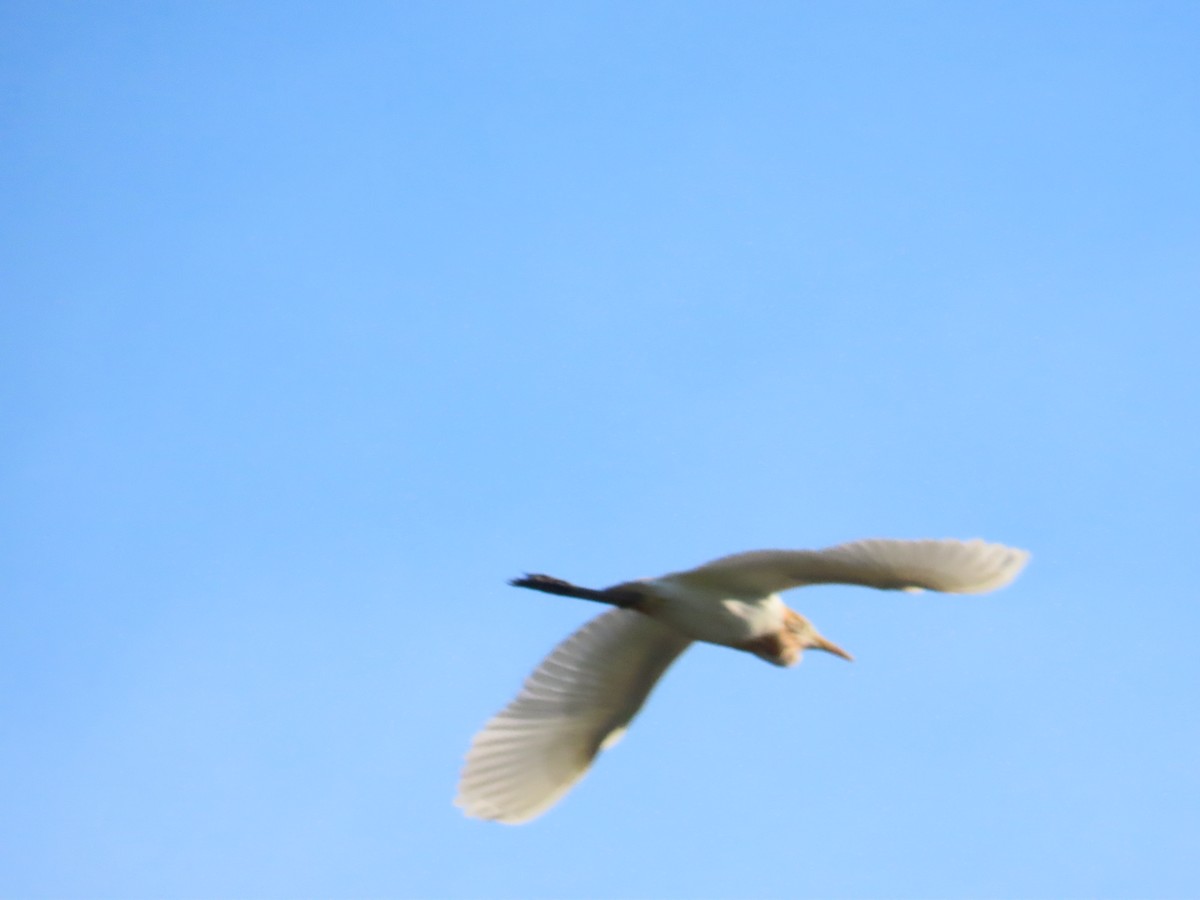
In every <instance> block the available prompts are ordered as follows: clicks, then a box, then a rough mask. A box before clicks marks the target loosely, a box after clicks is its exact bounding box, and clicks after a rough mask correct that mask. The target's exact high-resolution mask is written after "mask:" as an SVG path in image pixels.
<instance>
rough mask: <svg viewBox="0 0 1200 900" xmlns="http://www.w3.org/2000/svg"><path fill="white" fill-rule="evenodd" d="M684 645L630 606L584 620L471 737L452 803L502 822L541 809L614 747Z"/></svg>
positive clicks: (523, 818) (685, 642) (524, 817)
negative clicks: (510, 698)
mask: <svg viewBox="0 0 1200 900" xmlns="http://www.w3.org/2000/svg"><path fill="white" fill-rule="evenodd" d="M689 643H691V641H689V640H688V639H687V638H685V637H683V636H682V635H680V634H679V633H678V632H676V631H674V630H672V629H670V628H668V627H667V626H665V625H662V624H660V623H658V622H656V621H654V620H653V619H651V618H649V617H648V616H644V615H642V614H641V613H638V612H633V611H632V610H625V609H614V610H610V611H609V612H606V613H603V614H602V615H600V616H597V617H596V618H594V619H592V620H591V621H590V622H588V623H587V624H586V625H584V626H583V627H582V628H581V629H579V630H578V631H576V632H575V633H574V634H572V635H571V636H570V637H569V638H567V639H566V640H565V641H563V642H562V643H561V644H559V645H558V646H557V647H556V648H555V649H554V650H553V651H552V652H551V653H550V655H549V656H547V657H546V659H545V660H543V661H542V664H541V665H540V666H538V667H537V669H536V670H535V671H534V672H533V674H532V675H530V676H529V678H528V679H527V680H526V681H525V685H524V687H522V689H521V692H520V694H518V695H517V697H516V699H514V700H513V701H512V702H511V703H509V704H508V706H506V707H505V708H504V709H503V710H501V711H500V712H499V713H498V714H497V715H496V716H495V717H493V718H492V720H491V721H489V722H488V723H487V725H485V726H484V728H483V730H482V731H481V732H479V734H477V735H476V736H475V739H474V741H473V742H472V743H471V749H470V750H469V751H468V752H467V761H466V766H465V767H464V769H463V774H462V780H461V781H460V782H459V791H458V798H457V799H456V800H455V803H457V804H458V805H459V806H461V807H462V808H463V810H464V811H465V812H466V814H467V815H469V816H476V817H478V818H481V819H494V820H497V821H500V822H508V823H516V822H524V821H527V820H529V819H532V818H534V817H535V816H538V815H540V814H541V813H543V812H545V811H546V810H547V809H549V808H550V807H551V806H553V805H554V803H555V802H557V801H558V799H559V798H560V797H562V795H563V794H565V793H566V792H567V790H569V789H570V787H571V785H573V784H574V783H575V782H576V781H578V780H579V779H580V778H581V777H582V776H583V774H584V773H585V772H587V770H588V768H589V767H590V766H591V764H592V760H593V759H594V758H595V757H596V754H597V753H599V752H600V750H602V749H604V748H605V747H609V746H611V745H612V744H613V743H615V742H616V740H617V739H618V738H619V737H620V736H621V733H622V732H624V730H625V728H626V726H628V724H629V722H630V721H631V720H632V719H633V717H634V716H635V715H637V712H638V710H639V709H640V708H641V706H642V704H643V703H644V702H645V700H646V698H647V697H648V696H649V694H650V692H651V690H653V688H654V685H655V683H656V682H657V681H658V679H659V677H661V676H662V674H663V672H665V671H666V670H667V667H668V666H670V665H671V663H672V662H674V661H675V658H676V657H677V656H679V654H680V653H682V652H683V651H684V650H685V649H687V646H688V644H689Z"/></svg>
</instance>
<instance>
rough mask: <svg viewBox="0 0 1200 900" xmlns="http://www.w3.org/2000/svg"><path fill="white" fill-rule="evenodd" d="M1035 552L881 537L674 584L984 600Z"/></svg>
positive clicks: (740, 558) (728, 564)
mask: <svg viewBox="0 0 1200 900" xmlns="http://www.w3.org/2000/svg"><path fill="white" fill-rule="evenodd" d="M1028 560H1029V553H1028V552H1027V551H1025V550H1017V549H1016V548H1014V547H1006V546H1004V545H1003V544H989V543H987V542H986V541H981V540H979V539H975V540H971V541H956V540H940V541H939V540H924V541H898V540H889V539H885V538H873V539H870V540H865V541H854V542H853V543H850V544H838V545H837V546H836V547H827V548H825V549H824V550H755V551H751V552H750V553H738V554H736V555H735V556H725V557H722V558H721V559H715V560H713V561H712V562H710V563H705V564H704V565H702V566H699V567H697V568H695V569H691V570H689V571H686V572H677V573H675V574H673V575H668V576H667V578H670V579H673V580H675V581H677V582H678V583H679V584H681V585H689V584H695V585H698V586H699V585H706V586H722V587H727V588H730V589H733V590H737V591H750V592H755V591H760V592H762V593H764V594H773V593H775V592H777V591H783V590H787V589H788V588H794V587H800V586H802V585H806V584H829V583H840V584H860V585H863V586H865V587H873V588H881V589H883V590H903V591H919V590H922V589H929V590H931V591H944V592H947V593H951V594H981V593H983V592H985V591H991V590H995V589H996V588H999V587H1003V586H1004V585H1006V584H1008V583H1009V582H1010V581H1012V580H1013V579H1014V578H1016V577H1017V574H1018V573H1019V572H1020V571H1021V569H1022V568H1024V566H1025V563H1026V562H1027V561H1028Z"/></svg>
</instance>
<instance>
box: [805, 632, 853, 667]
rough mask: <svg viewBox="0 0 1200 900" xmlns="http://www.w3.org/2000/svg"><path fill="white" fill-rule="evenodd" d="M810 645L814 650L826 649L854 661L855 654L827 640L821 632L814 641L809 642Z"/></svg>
mask: <svg viewBox="0 0 1200 900" xmlns="http://www.w3.org/2000/svg"><path fill="white" fill-rule="evenodd" d="M809 647H811V648H812V649H813V650H824V651H825V652H826V653H832V654H833V655H834V656H840V657H841V658H842V659H846V660H849V661H850V662H854V657H853V656H851V655H850V654H849V653H847V652H846V651H845V650H843V649H842V648H841V647H839V646H838V645H837V644H835V643H834V642H833V641H827V640H825V638H823V637H821V636H820V635H819V634H818V635H816V636H815V637H814V638H813V641H812V643H811V644H809Z"/></svg>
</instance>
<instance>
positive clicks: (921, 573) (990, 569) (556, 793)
mask: <svg viewBox="0 0 1200 900" xmlns="http://www.w3.org/2000/svg"><path fill="white" fill-rule="evenodd" d="M1028 559H1029V554H1028V553H1027V552H1026V551H1024V550H1017V549H1014V548H1012V547H1006V546H1004V545H1002V544H989V543H985V542H984V541H981V540H971V541H957V540H921V541H904V540H885V539H873V540H865V541H855V542H854V543H849V544H839V545H838V546H836V547H828V548H826V549H824V550H758V551H752V552H749V553H739V554H736V555H734V556H725V557H722V558H721V559H716V560H713V561H712V562H709V563H705V564H704V565H702V566H699V567H697V568H695V569H689V570H687V571H685V572H674V573H671V574H669V575H664V576H662V577H661V578H647V579H643V580H640V581H628V582H624V583H622V584H618V585H615V586H613V587H610V588H607V589H604V590H591V589H589V588H581V587H578V586H576V585H573V584H570V583H569V582H566V581H561V580H559V579H557V578H551V577H549V576H548V575H527V576H526V577H524V578H518V579H515V580H513V581H512V582H510V583H511V584H513V585H516V586H517V587H525V588H532V589H533V590H538V591H544V592H546V593H551V594H561V595H563V596H567V597H578V598H582V599H585V600H596V601H599V602H601V603H607V604H609V605H611V606H615V607H618V608H617V609H612V610H609V611H607V612H604V613H602V614H601V615H599V616H597V617H596V618H594V619H592V620H591V621H590V622H588V623H587V624H586V625H584V626H583V627H582V628H580V629H579V630H578V631H576V632H575V633H574V634H572V635H571V636H570V637H568V638H567V639H566V640H565V641H563V642H562V643H561V644H559V645H558V646H557V647H556V648H555V649H554V650H553V651H552V652H551V653H550V655H549V656H547V657H546V659H545V660H543V661H542V664H541V665H540V666H538V668H537V669H536V670H535V671H534V672H533V674H532V675H530V676H529V678H528V679H527V680H526V681H525V685H524V687H523V688H522V689H521V692H520V693H519V694H518V695H517V697H516V699H514V700H513V701H512V702H511V703H509V704H508V706H506V707H505V708H504V709H503V710H501V711H500V712H499V713H498V714H497V715H496V716H495V717H493V718H492V719H491V721H489V722H488V723H487V725H485V726H484V728H483V730H482V731H480V732H479V734H477V735H476V736H475V739H474V741H473V742H472V744H471V749H470V750H469V751H468V753H467V759H466V766H465V768H464V770H463V774H462V780H461V782H460V784H459V793H458V798H457V799H456V801H455V802H456V803H457V804H458V805H459V806H461V807H462V808H463V810H464V812H466V814H467V815H469V816H476V817H478V818H482V819H493V820H496V821H499V822H507V823H518V822H526V821H529V820H530V819H533V818H535V817H536V816H539V815H541V814H542V813H544V812H545V811H546V810H547V809H549V808H550V807H551V806H553V805H554V804H555V803H556V802H557V801H558V800H559V799H560V798H561V797H562V796H563V794H565V793H566V792H567V791H568V790H569V789H570V787H571V786H572V785H573V784H574V783H575V782H576V781H578V780H579V779H580V778H581V777H582V776H583V774H584V773H585V772H587V770H588V768H589V767H590V766H591V764H592V760H593V759H595V757H596V755H597V754H598V753H599V752H600V751H601V750H604V749H606V748H608V747H611V746H612V745H613V744H614V743H616V741H617V740H618V739H619V738H620V737H621V735H622V734H623V733H624V732H625V729H626V728H627V727H628V726H629V723H630V721H631V720H632V719H633V717H634V716H635V715H637V712H638V710H639V709H640V708H641V706H642V704H643V703H644V702H645V701H646V698H647V696H649V694H650V691H651V690H653V688H654V685H655V683H656V682H657V681H658V679H659V678H660V677H661V676H662V674H663V673H664V672H665V671H666V670H667V668H668V667H669V666H670V665H671V663H672V662H674V661H675V659H676V657H678V656H679V654H681V653H682V652H683V651H684V650H686V649H687V647H688V645H689V644H691V643H692V641H706V642H708V643H710V644H720V645H722V646H726V647H732V648H734V649H736V650H745V651H747V652H749V653H753V654H755V655H756V656H759V657H761V658H762V659H765V660H766V661H767V662H769V663H774V664H775V665H777V666H792V665H795V664H796V663H797V662H799V661H800V655H801V654H802V653H803V652H804V650H806V649H809V648H811V649H815V650H824V651H826V652H828V653H833V654H836V655H838V656H841V657H843V658H844V659H850V658H851V657H850V654H848V653H847V652H846V651H845V650H843V649H842V648H841V647H838V646H837V645H836V644H834V643H832V642H830V641H828V640H826V639H825V638H824V637H822V636H821V635H820V634H818V633H817V630H816V629H815V628H814V627H813V626H812V623H810V622H809V621H808V619H806V618H804V616H802V615H800V614H799V613H797V612H794V611H793V610H791V609H788V607H786V606H785V605H784V603H783V600H781V599H780V597H779V593H778V592H779V591H785V590H787V589H789V588H795V587H801V586H804V585H809V584H828V583H839V584H857V585H863V586H866V587H873V588H880V589H883V590H902V591H921V590H925V589H928V590H933V591H944V592H947V593H953V594H978V593H983V592H985V591H991V590H995V589H996V588H999V587H1003V586H1004V585H1006V584H1008V583H1009V582H1010V581H1012V580H1013V579H1014V578H1015V577H1016V576H1017V574H1018V573H1019V572H1020V571H1021V569H1022V568H1023V567H1024V565H1025V563H1026V561H1027V560H1028Z"/></svg>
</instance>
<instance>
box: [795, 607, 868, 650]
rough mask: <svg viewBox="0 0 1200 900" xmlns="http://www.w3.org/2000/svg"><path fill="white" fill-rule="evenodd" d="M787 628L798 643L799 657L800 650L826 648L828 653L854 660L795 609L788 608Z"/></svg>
mask: <svg viewBox="0 0 1200 900" xmlns="http://www.w3.org/2000/svg"><path fill="white" fill-rule="evenodd" d="M787 630H788V631H789V632H790V633H791V635H792V637H793V639H794V640H795V642H796V645H797V650H798V651H799V652H797V654H796V656H797V658H799V656H800V652H802V651H804V650H824V651H825V652H826V653H832V654H833V655H834V656H840V657H841V658H842V659H846V660H849V661H851V662H853V661H854V657H853V656H851V655H850V654H849V653H847V652H846V651H845V650H843V649H842V648H841V647H839V646H838V645H837V644H835V643H834V642H833V641H830V640H827V639H826V638H824V637H822V636H821V634H820V633H819V632H818V631H817V629H816V628H815V627H813V623H812V622H810V621H808V619H806V618H804V616H802V615H800V613H798V612H795V611H793V610H790V609H789V610H788V617H787Z"/></svg>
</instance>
